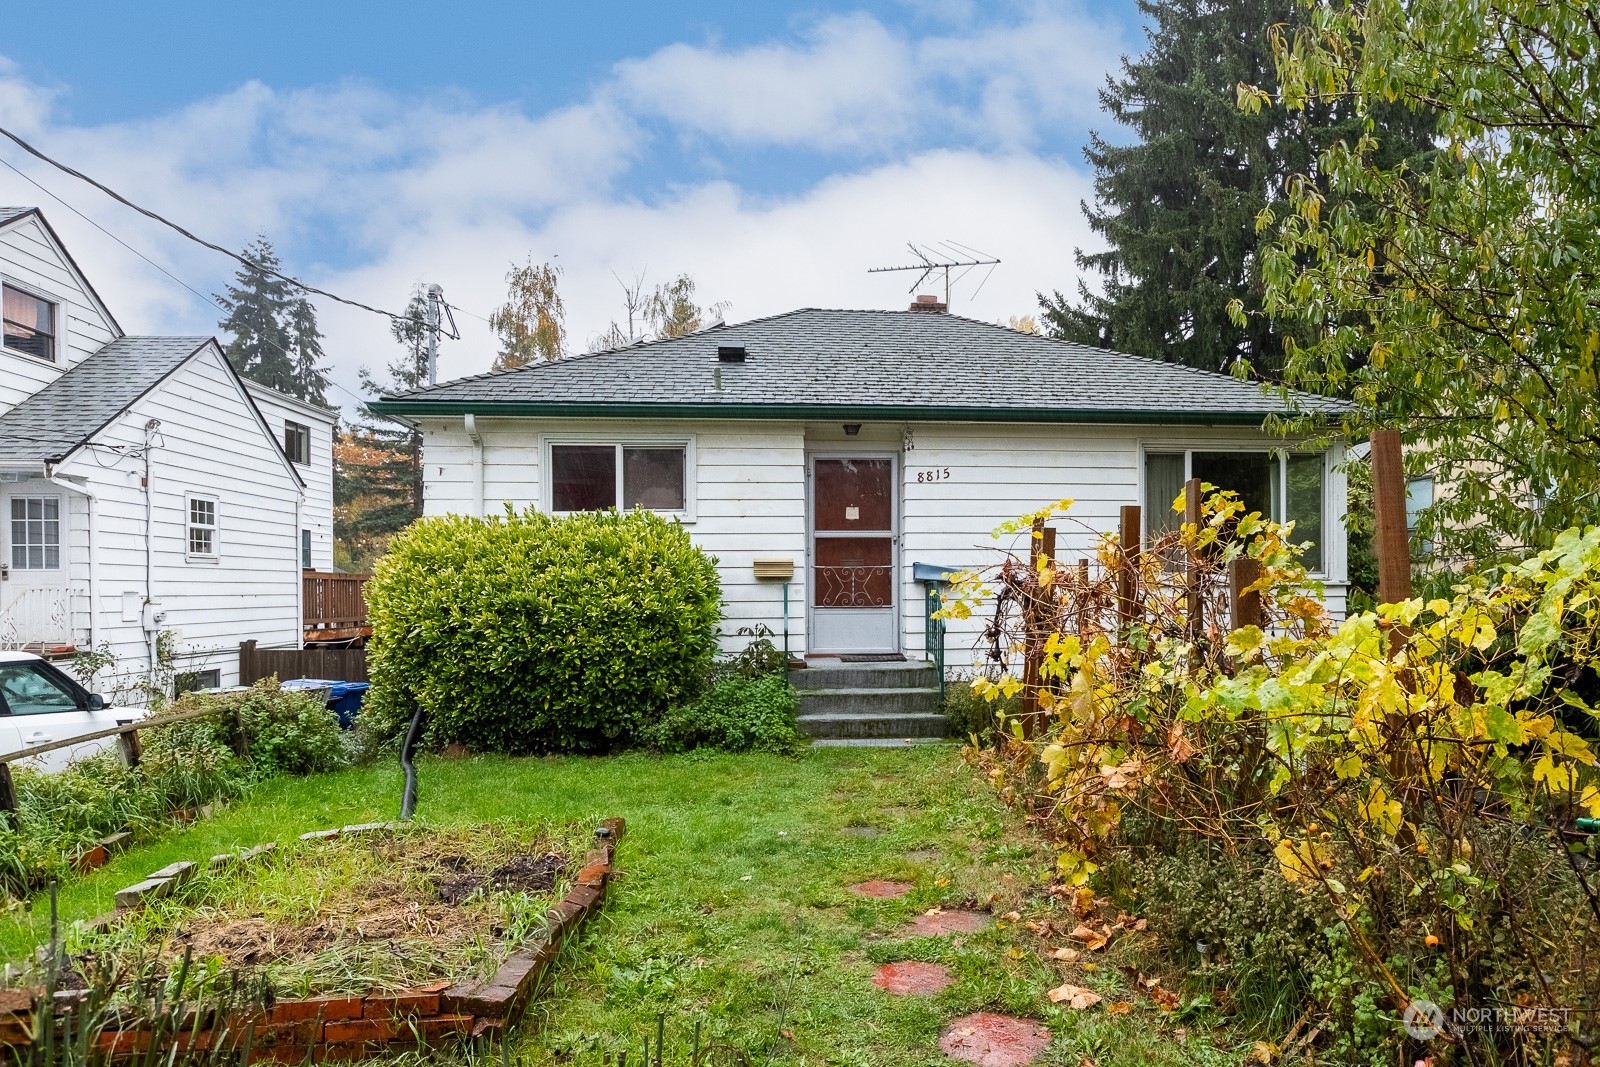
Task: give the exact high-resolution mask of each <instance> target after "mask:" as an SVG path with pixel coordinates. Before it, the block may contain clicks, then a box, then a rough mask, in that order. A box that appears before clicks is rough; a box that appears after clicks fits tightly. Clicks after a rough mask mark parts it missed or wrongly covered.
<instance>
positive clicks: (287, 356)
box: [216, 236, 328, 407]
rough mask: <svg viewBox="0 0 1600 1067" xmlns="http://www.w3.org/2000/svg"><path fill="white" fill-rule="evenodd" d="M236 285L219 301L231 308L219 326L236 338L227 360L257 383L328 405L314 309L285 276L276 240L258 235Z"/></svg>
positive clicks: (217, 298)
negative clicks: (273, 246) (279, 259)
mask: <svg viewBox="0 0 1600 1067" xmlns="http://www.w3.org/2000/svg"><path fill="white" fill-rule="evenodd" d="M243 256H244V258H245V260H246V263H245V264H244V265H241V266H240V268H239V270H238V272H237V273H236V274H235V275H234V284H232V285H229V286H228V287H227V292H226V293H225V294H221V295H218V296H217V297H216V300H217V302H218V303H219V304H221V305H222V307H223V309H224V310H225V311H226V312H227V317H225V318H224V319H223V320H222V321H221V322H220V323H219V324H218V328H219V329H221V330H222V331H223V332H224V333H226V334H229V335H230V336H231V337H232V338H233V339H232V340H231V341H229V342H228V347H227V354H228V360H229V362H231V363H232V364H233V367H234V369H235V370H237V371H238V372H239V374H240V375H242V376H243V377H245V378H248V379H250V380H251V381H253V382H259V383H261V384H262V385H265V386H267V387H268V388H270V389H276V390H278V391H279V392H281V393H287V394H289V395H290V396H293V397H298V398H299V399H301V400H304V401H306V402H307V403H311V404H317V405H319V406H322V407H326V406H327V403H328V401H327V389H328V377H327V375H326V374H325V373H324V372H323V370H322V367H321V361H322V359H323V351H322V333H321V331H320V330H318V329H317V313H316V309H315V308H313V307H312V306H311V302H310V301H309V300H307V299H306V298H305V296H304V295H303V294H302V295H296V291H295V287H294V286H293V285H292V284H291V283H289V282H288V281H285V280H284V278H283V277H282V274H281V272H282V269H283V266H282V264H281V263H280V262H279V261H278V256H277V254H276V253H275V252H274V251H273V250H272V242H271V241H269V240H267V239H266V237H264V236H260V237H257V238H256V239H255V241H254V242H253V243H252V244H251V245H250V246H249V247H247V248H246V249H245V250H244V252H243Z"/></svg>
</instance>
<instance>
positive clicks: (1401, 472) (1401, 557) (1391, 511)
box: [1371, 430, 1411, 604]
mask: <svg viewBox="0 0 1600 1067" xmlns="http://www.w3.org/2000/svg"><path fill="white" fill-rule="evenodd" d="M1371 441H1372V504H1373V513H1374V516H1373V517H1374V518H1375V519H1376V524H1375V525H1376V527H1377V529H1376V531H1375V533H1374V535H1373V538H1372V546H1373V548H1374V549H1375V550H1376V551H1377V554H1378V600H1379V602H1380V603H1383V604H1398V603H1399V602H1400V601H1402V600H1409V599H1411V537H1410V535H1409V534H1408V533H1407V532H1406V471H1405V462H1404V459H1403V457H1402V455H1401V449H1400V431H1399V430H1373V431H1372V439H1371Z"/></svg>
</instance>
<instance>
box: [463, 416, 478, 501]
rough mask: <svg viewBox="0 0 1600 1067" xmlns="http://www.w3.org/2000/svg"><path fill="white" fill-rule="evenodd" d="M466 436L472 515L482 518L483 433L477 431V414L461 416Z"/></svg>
mask: <svg viewBox="0 0 1600 1067" xmlns="http://www.w3.org/2000/svg"><path fill="white" fill-rule="evenodd" d="M461 424H462V426H464V427H465V428H466V431H467V436H468V437H470V438H472V509H473V510H472V515H473V517H474V518H478V519H481V518H483V435H482V434H480V433H479V432H478V419H477V416H475V415H473V414H471V413H468V414H466V415H463V416H462V417H461Z"/></svg>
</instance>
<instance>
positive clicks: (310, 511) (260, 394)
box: [245, 382, 334, 571]
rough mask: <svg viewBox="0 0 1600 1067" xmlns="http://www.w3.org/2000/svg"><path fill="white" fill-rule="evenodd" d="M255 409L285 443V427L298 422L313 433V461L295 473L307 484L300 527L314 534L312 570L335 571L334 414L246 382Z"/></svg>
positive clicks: (303, 465)
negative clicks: (285, 424) (287, 424)
mask: <svg viewBox="0 0 1600 1067" xmlns="http://www.w3.org/2000/svg"><path fill="white" fill-rule="evenodd" d="M245 388H246V389H248V390H249V391H250V396H251V397H252V398H254V400H255V402H256V407H258V408H260V409H261V414H262V417H263V418H265V419H266V420H267V427H268V429H270V430H271V431H272V432H273V433H274V434H276V435H277V438H278V444H279V445H280V447H281V446H282V444H283V424H284V423H285V422H297V423H299V424H300V425H301V426H306V427H309V428H310V430H311V462H310V463H296V464H295V465H294V466H295V470H296V471H297V472H298V473H299V475H300V479H301V480H302V481H303V482H305V483H306V490H305V502H304V504H303V505H302V506H301V509H300V528H301V529H302V530H310V531H311V569H312V570H319V571H327V570H332V569H333V426H334V416H333V413H332V412H326V411H319V410H318V409H316V408H314V407H311V406H310V405H308V404H301V403H299V402H297V401H295V400H294V399H293V398H291V397H285V396H283V395H282V394H280V393H277V392H275V391H274V390H271V389H267V388H264V387H262V386H259V385H256V384H254V383H253V382H246V383H245Z"/></svg>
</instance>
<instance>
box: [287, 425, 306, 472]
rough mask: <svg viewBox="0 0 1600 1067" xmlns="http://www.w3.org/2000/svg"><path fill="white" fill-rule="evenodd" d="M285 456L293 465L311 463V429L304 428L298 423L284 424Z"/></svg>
mask: <svg viewBox="0 0 1600 1067" xmlns="http://www.w3.org/2000/svg"><path fill="white" fill-rule="evenodd" d="M283 454H284V455H286V456H288V457H289V462H291V463H300V464H306V463H310V462H311V427H309V426H303V425H301V424H300V423H298V422H285V423H284V424H283Z"/></svg>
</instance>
